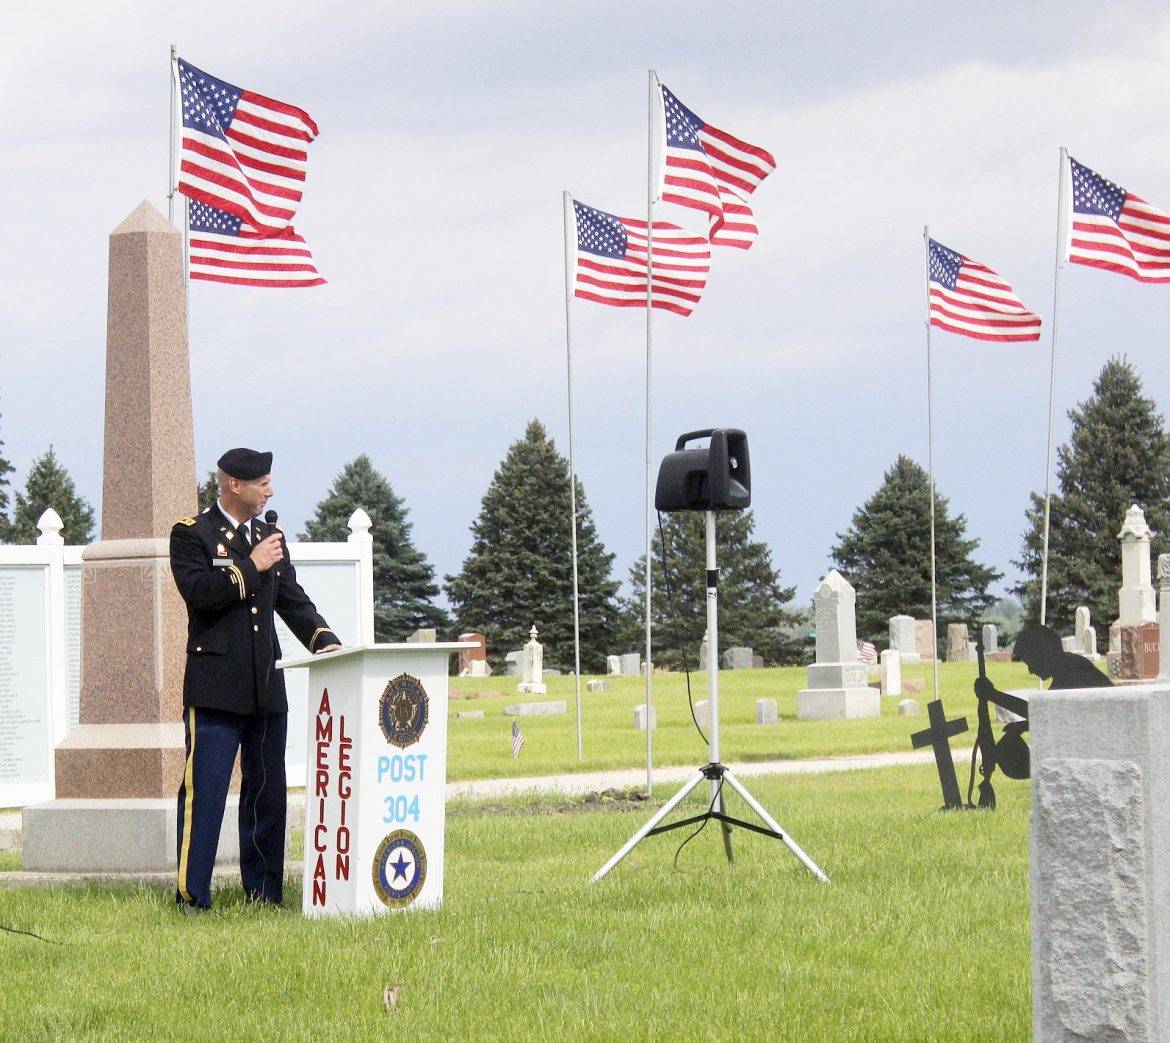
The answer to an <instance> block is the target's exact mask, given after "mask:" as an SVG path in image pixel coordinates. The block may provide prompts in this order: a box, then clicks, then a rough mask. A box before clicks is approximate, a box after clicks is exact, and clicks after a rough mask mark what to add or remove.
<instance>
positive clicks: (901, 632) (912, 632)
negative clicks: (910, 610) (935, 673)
mask: <svg viewBox="0 0 1170 1043" xmlns="http://www.w3.org/2000/svg"><path fill="white" fill-rule="evenodd" d="M890 648H892V649H893V650H894V651H895V652H897V653H898V654H899V655H900V656H901V658H902V662H903V663H920V662H922V656H921V655H920V654H919V652H918V636H917V632H916V627H915V623H914V617H913V616H891V617H890Z"/></svg>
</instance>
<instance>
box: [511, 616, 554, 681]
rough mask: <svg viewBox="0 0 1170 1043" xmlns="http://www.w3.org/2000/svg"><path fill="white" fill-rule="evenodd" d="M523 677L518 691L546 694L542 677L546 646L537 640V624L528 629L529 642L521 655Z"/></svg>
mask: <svg viewBox="0 0 1170 1043" xmlns="http://www.w3.org/2000/svg"><path fill="white" fill-rule="evenodd" d="M521 664H522V666H521V669H522V673H521V679H520V683H519V684H518V685H516V691H518V692H523V693H524V694H525V695H544V694H545V693H546V692H547V691H548V685H546V684H545V683H544V682H543V681H542V680H541V678H542V677H543V676H544V646H543V645H542V644H541V643H540V642H539V641H537V640H536V625H535V624H533V627H532V629H531V630H529V631H528V643H527V644H526V645H525V646H524V655H523V656H522V657H521Z"/></svg>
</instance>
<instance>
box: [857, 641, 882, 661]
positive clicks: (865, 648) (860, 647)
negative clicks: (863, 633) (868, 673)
mask: <svg viewBox="0 0 1170 1043" xmlns="http://www.w3.org/2000/svg"><path fill="white" fill-rule="evenodd" d="M875 659H877V646H876V645H875V644H874V643H873V642H872V641H858V642H857V661H858V662H859V663H864V664H865V665H866V666H869V664H870V663H872V662H873V661H874V660H875Z"/></svg>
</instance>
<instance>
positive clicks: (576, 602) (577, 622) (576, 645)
mask: <svg viewBox="0 0 1170 1043" xmlns="http://www.w3.org/2000/svg"><path fill="white" fill-rule="evenodd" d="M564 206H565V373H566V377H567V380H568V388H569V512H570V514H572V521H573V524H572V530H571V531H572V534H573V657H574V658H573V663H574V670H573V679H574V682H575V684H576V693H577V759H578V760H581V758H582V756H583V752H582V745H581V602H580V599H579V596H578V590H577V469H576V465H575V464H574V462H573V335H572V329H573V319H572V314H573V310H572V308H571V306H570V302H571V301H572V299H573V264H572V263H571V262H570V260H569V256H570V254H569V251H570V249H572V250H573V256H574V257H576V244H577V217H576V214H575V213H574V211H573V197H572V196H570V195H569V193H568V192H566V193H565V194H564ZM570 222H571V224H572V229H573V231H572V235H571V236H570V234H569V226H570ZM570 241H572V243H573V246H572V247H570V246H569V243H570Z"/></svg>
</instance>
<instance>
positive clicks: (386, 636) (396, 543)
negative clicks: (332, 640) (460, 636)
mask: <svg viewBox="0 0 1170 1043" xmlns="http://www.w3.org/2000/svg"><path fill="white" fill-rule="evenodd" d="M359 507H361V508H363V509H364V510H365V512H366V513H367V514H368V515H369V516H370V526H371V528H370V535H371V536H372V537H373V540H374V637H375V638H376V639H377V640H378V641H404V640H405V639H406V638H408V637H409V636H410V635H411V634H413V633H414V632H415V631H416V630H418V629H420V628H423V627H426V628H434V629H436V630H446V629H447V628H448V627H449V626H450V620H449V619H448V618H447V613H446V612H445V611H444V610H443V609H442V608H440V607H439V606H438V605H435V604H434V602H433V599H434V598H435V597H436V596H437V595H438V593H439V588H438V585H437V584H436V583H435V570H434V569H433V568H432V567H431V566H430V565H429V564H428V563H427V560H426V558H425V557H424V555H423V554H422V552H421V551H419V550H418V549H416V548H415V546H414V544H413V543H411V540H410V530H411V527H412V526H411V523H410V522H409V521H407V520H406V516H407V514H408V513H409V512H408V511H407V508H406V505H405V504H404V503H403V502H402V498H401V497H399V496H396V495H395V493H394V490H393V489H392V488H391V487H390V483H389V482H388V481H387V480H386V478H385V476H383V475H382V474H381V473H379V472H378V471H377V470H375V468H374V465H373V464H372V463H371V462H370V458H369V457H368V456H366V455H365V453H363V454H362V455H361V456H359V457H357V458H356V459H355V460H353V461H351V462H350V463H348V464H346V465H345V467H343V468H342V471H341V474H339V475H338V476H337V478H336V479H335V480H334V482H333V486H332V488H331V489H330V490H329V494H328V495H327V496H326V497H325V499H323V500H322V501H321V502H320V503H319V504H317V514H316V517H315V518H313V519H312V520H311V521H308V522H306V523H305V532H304V533H302V534H301V537H300V538H301V539H302V540H316V541H318V542H338V543H343V542H345V540H347V539H348V538H349V519H350V516H351V515H352V514H353V512H354V511H355V510H357V508H359Z"/></svg>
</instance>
